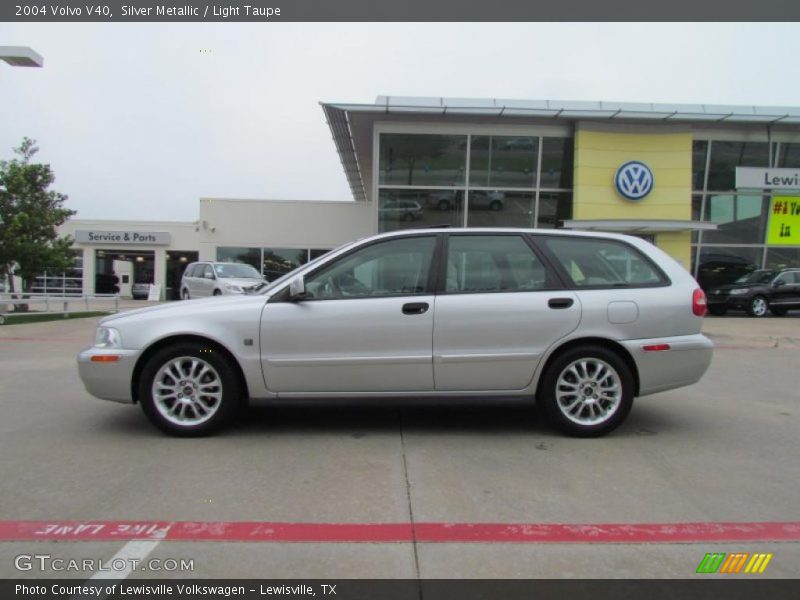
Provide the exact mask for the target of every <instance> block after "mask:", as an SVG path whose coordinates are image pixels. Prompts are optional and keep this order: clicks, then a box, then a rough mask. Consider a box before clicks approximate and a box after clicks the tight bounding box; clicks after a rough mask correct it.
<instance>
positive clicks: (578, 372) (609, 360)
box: [539, 345, 634, 437]
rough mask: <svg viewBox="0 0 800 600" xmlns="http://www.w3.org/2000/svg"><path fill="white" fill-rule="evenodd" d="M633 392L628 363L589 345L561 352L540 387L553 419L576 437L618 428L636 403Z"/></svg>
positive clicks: (564, 430) (595, 435)
mask: <svg viewBox="0 0 800 600" xmlns="http://www.w3.org/2000/svg"><path fill="white" fill-rule="evenodd" d="M633 394H634V381H633V374H632V373H631V369H630V367H628V365H627V363H626V362H625V361H624V360H623V359H622V358H621V357H620V356H619V355H618V354H617V353H615V352H613V351H611V350H608V349H606V348H603V347H601V346H590V345H587V346H579V347H577V348H572V349H570V350H567V351H566V352H564V353H563V354H561V355H559V356H558V357H557V358H556V359H555V360H554V361H553V362H552V363H551V364H550V366H549V367H548V369H547V371H546V372H545V374H544V377H543V378H542V381H541V382H540V387H539V398H540V400H541V403H542V405H543V408H544V411H545V413H546V414H547V416H548V417H549V419H550V421H551V422H552V423H553V424H554V425H555V426H556V427H558V428H559V429H560V430H561V431H563V432H564V433H566V434H567V435H571V436H575V437H598V436H601V435H605V434H607V433H609V432H610V431H613V430H614V429H616V428H617V427H619V425H620V424H621V423H622V422H623V421H624V420H625V418H626V417H627V416H628V413H629V412H630V410H631V407H632V406H633Z"/></svg>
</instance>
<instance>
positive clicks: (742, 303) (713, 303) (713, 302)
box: [707, 296, 750, 309]
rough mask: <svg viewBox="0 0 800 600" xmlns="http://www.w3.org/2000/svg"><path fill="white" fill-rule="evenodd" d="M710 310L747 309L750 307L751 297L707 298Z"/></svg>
mask: <svg viewBox="0 0 800 600" xmlns="http://www.w3.org/2000/svg"><path fill="white" fill-rule="evenodd" d="M707 302H708V306H709V308H712V307H713V308H726V309H727V308H734V309H735V308H742V309H743V308H747V307H748V306H749V305H750V297H749V296H728V297H726V298H713V297H708V298H707Z"/></svg>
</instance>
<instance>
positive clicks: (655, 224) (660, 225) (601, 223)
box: [564, 219, 717, 233]
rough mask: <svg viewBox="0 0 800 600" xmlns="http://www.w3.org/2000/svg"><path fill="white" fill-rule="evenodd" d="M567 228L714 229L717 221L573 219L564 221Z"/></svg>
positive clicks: (666, 230)
mask: <svg viewBox="0 0 800 600" xmlns="http://www.w3.org/2000/svg"><path fill="white" fill-rule="evenodd" d="M564 228H565V229H582V230H585V231H614V232H623V233H658V232H669V231H699V230H703V231H714V230H716V229H717V224H716V223H707V222H704V221H680V220H666V219H594V220H593V219H580V220H577V219H571V220H567V221H564Z"/></svg>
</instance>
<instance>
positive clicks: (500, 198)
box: [467, 190, 536, 227]
mask: <svg viewBox="0 0 800 600" xmlns="http://www.w3.org/2000/svg"><path fill="white" fill-rule="evenodd" d="M535 199H536V194H535V193H534V192H504V191H500V190H495V191H491V192H490V191H484V190H470V191H469V199H468V205H469V211H468V213H467V225H468V226H469V227H533V207H534V201H535Z"/></svg>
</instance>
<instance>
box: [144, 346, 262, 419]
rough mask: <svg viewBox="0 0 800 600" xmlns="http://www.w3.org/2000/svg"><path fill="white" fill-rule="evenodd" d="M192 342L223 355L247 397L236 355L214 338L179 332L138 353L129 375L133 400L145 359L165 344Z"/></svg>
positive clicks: (244, 395)
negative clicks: (211, 348) (210, 347)
mask: <svg viewBox="0 0 800 600" xmlns="http://www.w3.org/2000/svg"><path fill="white" fill-rule="evenodd" d="M186 342H192V343H196V344H203V345H206V346H212V347H213V348H215V349H216V350H217V351H218V352H219V353H220V354H222V355H223V356H225V358H226V359H227V360H228V362H229V363H230V364H231V366H232V367H233V370H234V372H235V373H236V376H237V377H238V379H239V385H240V386H241V390H242V397H243V398H249V396H250V394H249V390H248V388H247V379H245V376H244V371H242V366H241V365H240V364H239V361H238V360H236V357H235V356H234V355H233V353H232V352H231V351H230V350H228V348H226V347H225V346H224V345H223V344H221V343H219V342H218V341H216V340H212V339H210V338H207V337H204V336H202V335H192V334H179V335H171V336H168V337H165V338H162V339H160V340H157V341H156V342H154V343H153V344H151V345H150V346H148V347H147V348H146V349H145V350H144V351H143V352H142V353H141V354H140V355H139V358H138V360H137V361H136V365H135V366H134V368H133V374H132V376H131V398H133V402H134V403H137V404H138V402H139V385H138V382H139V377H141V375H142V371H143V370H144V366H145V365H146V364H147V361H149V360H150V358H151V357H152V356H153V355H154V354H155V353H156V352H158V351H159V350H161V349H162V348H166V347H167V346H172V345H174V344H180V343H186Z"/></svg>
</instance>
